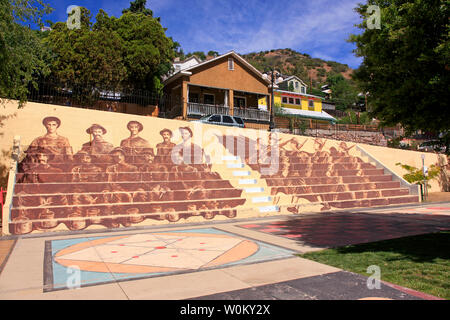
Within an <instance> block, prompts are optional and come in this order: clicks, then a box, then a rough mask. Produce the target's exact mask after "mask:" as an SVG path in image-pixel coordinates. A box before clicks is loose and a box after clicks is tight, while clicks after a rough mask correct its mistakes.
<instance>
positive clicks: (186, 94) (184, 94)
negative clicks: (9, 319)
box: [181, 81, 189, 120]
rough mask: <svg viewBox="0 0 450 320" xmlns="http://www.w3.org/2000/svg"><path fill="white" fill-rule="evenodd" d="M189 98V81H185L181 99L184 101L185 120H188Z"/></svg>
mask: <svg viewBox="0 0 450 320" xmlns="http://www.w3.org/2000/svg"><path fill="white" fill-rule="evenodd" d="M188 98H189V90H188V83H187V81H183V83H182V86H181V99H182V101H183V120H186V119H187V102H188Z"/></svg>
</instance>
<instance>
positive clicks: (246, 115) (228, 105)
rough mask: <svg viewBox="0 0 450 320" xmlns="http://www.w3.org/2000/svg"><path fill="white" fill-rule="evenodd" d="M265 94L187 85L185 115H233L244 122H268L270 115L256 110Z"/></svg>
mask: <svg viewBox="0 0 450 320" xmlns="http://www.w3.org/2000/svg"><path fill="white" fill-rule="evenodd" d="M263 97H268V95H267V94H260V93H252V92H244V91H234V90H231V89H220V88H209V87H203V86H193V85H188V101H187V106H186V108H187V110H186V115H187V116H188V117H201V116H205V115H208V114H223V115H233V116H238V117H241V118H242V119H244V121H256V122H269V120H270V113H269V112H268V111H265V110H260V109H259V108H258V100H259V99H261V98H263Z"/></svg>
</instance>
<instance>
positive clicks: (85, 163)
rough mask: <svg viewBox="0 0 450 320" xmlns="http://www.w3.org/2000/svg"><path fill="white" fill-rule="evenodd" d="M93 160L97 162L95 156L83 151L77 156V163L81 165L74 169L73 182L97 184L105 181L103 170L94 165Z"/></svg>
mask: <svg viewBox="0 0 450 320" xmlns="http://www.w3.org/2000/svg"><path fill="white" fill-rule="evenodd" d="M93 159H94V160H95V157H94V156H93V155H90V154H89V153H87V151H83V150H82V151H80V152H78V153H77V154H76V155H75V161H76V162H77V163H79V165H76V166H75V167H73V168H72V182H96V181H102V180H103V179H102V173H103V170H102V168H100V167H98V166H96V165H94V164H93V163H92V160H93Z"/></svg>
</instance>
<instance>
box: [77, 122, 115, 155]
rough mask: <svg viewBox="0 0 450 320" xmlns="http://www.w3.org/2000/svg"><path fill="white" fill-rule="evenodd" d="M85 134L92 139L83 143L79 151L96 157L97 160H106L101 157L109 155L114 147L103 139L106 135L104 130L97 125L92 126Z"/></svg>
mask: <svg viewBox="0 0 450 320" xmlns="http://www.w3.org/2000/svg"><path fill="white" fill-rule="evenodd" d="M86 133H88V134H89V135H90V136H92V139H91V140H90V141H89V142H86V143H84V144H83V146H82V147H81V150H83V151H86V152H87V153H89V154H94V155H98V156H99V160H100V161H102V162H103V161H104V160H106V158H105V157H104V156H101V155H106V154H109V153H110V152H111V151H112V150H113V149H114V146H113V145H112V144H111V143H109V142H107V141H105V140H104V138H103V136H104V135H105V134H106V129H105V128H103V127H102V126H101V125H99V124H93V125H92V126H90V127H89V128H87V129H86Z"/></svg>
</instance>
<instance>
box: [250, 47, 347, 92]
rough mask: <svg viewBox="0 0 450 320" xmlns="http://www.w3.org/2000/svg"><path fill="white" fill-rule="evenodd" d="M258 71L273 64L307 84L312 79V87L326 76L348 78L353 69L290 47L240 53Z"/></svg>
mask: <svg viewBox="0 0 450 320" xmlns="http://www.w3.org/2000/svg"><path fill="white" fill-rule="evenodd" d="M242 57H243V58H244V59H246V60H247V61H248V62H249V63H251V64H252V65H253V66H254V67H255V68H257V69H258V70H259V71H261V72H263V71H265V70H268V68H269V66H274V67H275V69H276V70H277V71H280V72H281V73H283V74H287V75H296V76H298V77H299V78H300V79H303V80H304V81H305V82H307V83H308V84H309V83H310V80H312V84H313V87H317V86H318V85H319V84H322V83H325V82H326V79H327V77H328V76H330V75H333V74H341V75H342V76H343V77H344V78H345V79H347V80H350V79H351V74H352V72H353V70H352V69H351V68H350V67H349V66H348V65H346V64H342V63H339V62H335V61H324V60H322V59H319V58H312V57H311V56H310V55H308V54H306V53H299V52H296V51H294V50H292V49H276V50H270V51H261V52H258V53H249V54H245V55H242Z"/></svg>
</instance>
